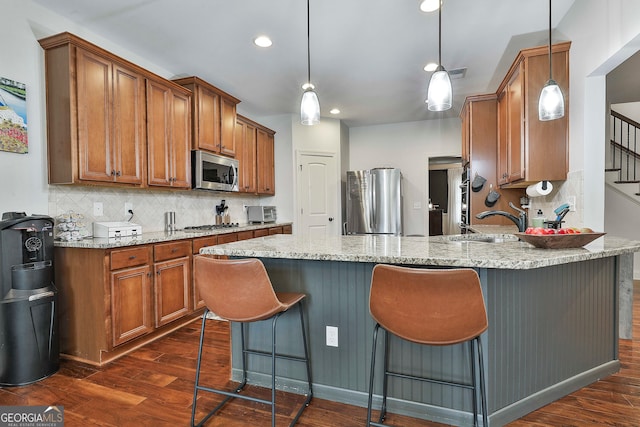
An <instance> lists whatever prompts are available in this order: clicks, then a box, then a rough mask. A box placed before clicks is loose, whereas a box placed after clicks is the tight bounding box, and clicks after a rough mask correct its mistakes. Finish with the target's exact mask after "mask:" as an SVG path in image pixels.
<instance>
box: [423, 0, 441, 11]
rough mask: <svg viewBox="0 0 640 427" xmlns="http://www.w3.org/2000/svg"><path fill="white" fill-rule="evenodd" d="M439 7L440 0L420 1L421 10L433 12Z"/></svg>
mask: <svg viewBox="0 0 640 427" xmlns="http://www.w3.org/2000/svg"><path fill="white" fill-rule="evenodd" d="M439 7H440V0H422V1H421V2H420V10H421V11H423V12H433V11H434V10H438V8H439Z"/></svg>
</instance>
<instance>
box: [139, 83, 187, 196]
mask: <svg viewBox="0 0 640 427" xmlns="http://www.w3.org/2000/svg"><path fill="white" fill-rule="evenodd" d="M147 140H148V160H147V163H148V166H149V172H148V183H149V185H150V186H158V187H172V188H191V150H190V149H189V147H190V144H191V95H190V92H189V91H188V90H186V89H184V88H182V87H181V86H179V85H176V84H173V83H171V82H165V81H157V80H151V79H149V80H147Z"/></svg>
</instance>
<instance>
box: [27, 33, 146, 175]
mask: <svg viewBox="0 0 640 427" xmlns="http://www.w3.org/2000/svg"><path fill="white" fill-rule="evenodd" d="M40 44H41V46H42V47H43V48H44V49H45V78H46V86H47V100H46V105H47V154H48V164H49V183H50V184H100V183H109V184H113V183H117V184H124V185H133V186H143V185H144V184H145V182H146V181H145V154H146V134H145V133H146V128H145V76H144V74H143V71H142V70H141V69H140V68H138V67H136V66H135V65H133V64H131V63H128V62H127V61H125V60H123V59H121V58H118V57H117V56H115V55H112V54H110V53H109V52H107V51H104V50H102V49H100V48H98V47H97V46H95V45H93V44H91V43H88V42H86V41H84V40H82V39H80V38H78V37H76V36H74V35H72V34H69V33H62V34H59V35H56V36H52V37H48V38H46V39H42V40H40Z"/></svg>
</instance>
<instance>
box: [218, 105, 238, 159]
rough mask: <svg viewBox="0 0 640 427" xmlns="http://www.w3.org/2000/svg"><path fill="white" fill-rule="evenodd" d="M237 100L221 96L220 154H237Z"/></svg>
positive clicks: (231, 155)
mask: <svg viewBox="0 0 640 427" xmlns="http://www.w3.org/2000/svg"><path fill="white" fill-rule="evenodd" d="M235 130H236V102H234V100H232V99H229V98H226V97H221V98H220V154H224V155H226V156H230V157H235V155H236V131H235Z"/></svg>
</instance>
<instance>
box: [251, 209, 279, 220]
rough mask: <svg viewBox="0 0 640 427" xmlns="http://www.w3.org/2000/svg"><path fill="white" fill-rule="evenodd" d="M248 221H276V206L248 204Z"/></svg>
mask: <svg viewBox="0 0 640 427" xmlns="http://www.w3.org/2000/svg"><path fill="white" fill-rule="evenodd" d="M247 221H248V222H249V223H256V222H259V223H265V222H276V207H275V206H247Z"/></svg>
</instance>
